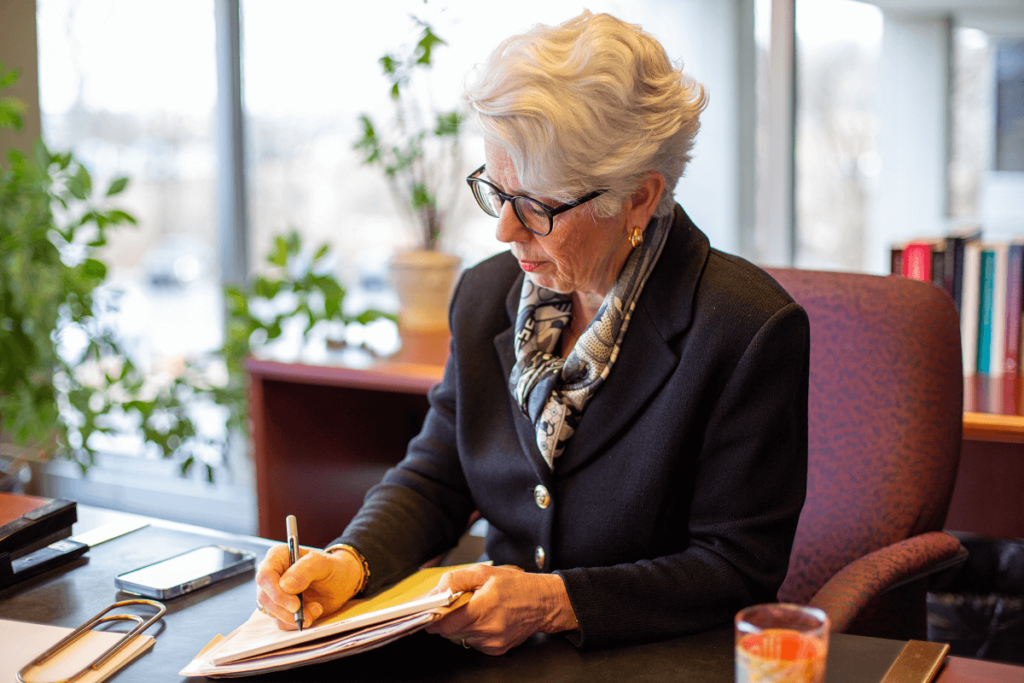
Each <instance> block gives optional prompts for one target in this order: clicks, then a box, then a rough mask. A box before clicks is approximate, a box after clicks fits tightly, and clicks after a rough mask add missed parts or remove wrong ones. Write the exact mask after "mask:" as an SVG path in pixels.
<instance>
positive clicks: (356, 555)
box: [324, 543, 370, 595]
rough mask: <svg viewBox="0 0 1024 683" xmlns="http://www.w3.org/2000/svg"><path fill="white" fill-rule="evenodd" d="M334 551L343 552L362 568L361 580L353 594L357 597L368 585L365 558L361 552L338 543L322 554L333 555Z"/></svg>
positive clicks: (368, 568)
mask: <svg viewBox="0 0 1024 683" xmlns="http://www.w3.org/2000/svg"><path fill="white" fill-rule="evenodd" d="M335 550H344V551H345V552H347V553H348V554H349V555H351V556H352V557H354V558H355V560H356V562H358V563H359V566H361V567H362V568H363V576H362V579H361V580H360V581H359V586H358V587H357V588H356V592H355V593H354V595H359V594H360V593H362V592H363V589H364V588H366V584H368V583H370V565H369V563H367V561H366V558H365V557H363V554H362V553H361V552H359V551H358V550H356V549H355V548H353V547H352V546H350V545H349V544H348V543H339V544H337V545H332V546H330V547H329V548H324V552H325V553H328V554H330V553H333V552H334V551H335Z"/></svg>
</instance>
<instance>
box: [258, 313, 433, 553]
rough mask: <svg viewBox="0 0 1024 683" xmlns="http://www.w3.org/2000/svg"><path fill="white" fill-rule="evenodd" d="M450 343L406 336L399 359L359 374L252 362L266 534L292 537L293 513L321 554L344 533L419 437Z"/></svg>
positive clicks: (261, 517)
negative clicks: (289, 521)
mask: <svg viewBox="0 0 1024 683" xmlns="http://www.w3.org/2000/svg"><path fill="white" fill-rule="evenodd" d="M448 339H449V337H448V333H447V332H443V333H440V334H430V335H420V336H417V337H406V338H404V339H403V346H402V350H401V351H400V352H399V353H398V354H397V355H396V356H394V357H392V358H390V359H388V360H382V361H378V362H374V363H372V364H370V365H369V366H368V367H365V368H361V369H356V368H352V367H343V366H340V365H339V366H329V365H303V364H300V363H281V362H276V361H271V360H260V359H256V358H250V359H249V360H248V362H247V366H248V370H249V377H250V387H249V391H250V394H249V396H250V404H251V415H252V426H253V435H252V436H253V451H254V464H255V467H256V496H257V504H258V508H259V510H258V519H259V535H260V536H262V537H263V538H272V539H276V540H281V541H283V540H285V517H286V516H287V515H295V516H296V517H297V518H298V519H299V526H300V529H301V536H300V540H301V542H302V544H303V545H308V546H314V547H320V548H322V547H324V546H325V545H326V544H327V543H329V542H330V541H332V540H333V539H334V538H336V537H337V536H338V535H339V534H340V533H341V532H342V531H343V530H344V529H345V525H346V524H348V522H349V520H351V519H352V517H353V516H354V515H355V513H356V511H357V510H358V509H359V506H360V505H361V504H362V502H363V496H364V495H365V494H366V491H367V490H368V489H369V488H370V487H371V486H373V485H374V484H376V483H377V482H379V481H380V479H381V477H382V476H383V475H384V472H385V471H386V470H387V469H388V468H389V467H391V466H392V465H394V464H395V463H397V462H398V461H399V460H401V459H402V457H403V456H404V455H405V450H406V446H407V445H408V443H409V440H410V439H412V438H413V437H414V436H415V435H416V434H417V433H419V430H420V427H421V426H422V424H423V419H424V417H425V416H426V414H427V407H428V406H427V398H426V394H427V391H428V390H429V389H430V387H432V386H434V384H436V383H437V382H439V381H441V377H442V376H443V374H444V363H445V361H446V360H447V358H448Z"/></svg>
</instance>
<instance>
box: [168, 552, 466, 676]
mask: <svg viewBox="0 0 1024 683" xmlns="http://www.w3.org/2000/svg"><path fill="white" fill-rule="evenodd" d="M451 569H453V567H433V568H430V569H422V570H420V571H418V572H416V573H415V574H413V575H412V576H410V577H409V578H407V579H405V580H404V581H401V582H400V583H398V584H396V585H395V586H393V587H392V588H389V589H388V590H386V591H383V592H381V593H379V594H377V595H375V596H373V597H372V598H368V599H365V600H351V601H349V602H348V603H346V604H345V606H344V607H343V608H342V609H341V610H340V611H338V612H337V613H336V614H333V615H331V616H330V617H327V618H324V619H321V620H319V621H318V622H316V623H315V624H314V625H313V626H311V627H310V628H307V629H304V630H302V631H283V630H281V629H280V628H278V625H277V623H278V622H277V620H276V619H274V618H273V617H269V616H267V615H265V614H263V613H262V612H260V611H258V610H257V611H255V612H253V614H252V616H251V617H249V620H248V621H246V622H245V623H244V624H242V625H241V626H240V627H239V628H237V629H236V630H235V631H233V632H232V633H231V634H230V635H228V636H227V637H226V638H224V637H222V636H217V637H216V638H214V639H213V640H212V641H211V642H210V643H209V644H208V645H207V646H206V647H205V648H204V649H203V651H202V652H200V653H199V654H198V655H197V656H196V658H195V659H193V660H192V662H191V663H189V665H188V666H186V667H185V668H184V669H182V670H181V671H180V673H181V675H182V676H210V677H212V678H218V677H223V676H242V675H246V674H253V673H265V672H269V671H279V670H282V669H290V668H293V667H296V666H305V665H306V664H313V663H317V662H325V661H328V660H331V659H337V658H339V657H347V656H349V655H353V654H356V653H359V652H365V651H367V650H372V649H374V648H377V647H380V646H381V645H386V644H387V643H390V642H392V641H395V640H397V639H399V638H402V637H403V636H406V635H409V634H410V633H413V632H415V631H418V630H419V629H421V628H423V627H424V626H426V625H427V624H429V623H430V622H432V621H435V620H437V619H440V618H441V617H442V616H443V615H444V614H447V613H448V612H450V611H452V610H454V609H458V608H459V607H461V606H462V605H463V604H465V603H466V602H468V601H469V598H470V595H469V594H468V593H466V594H462V593H457V594H453V593H452V592H451V591H445V592H444V593H438V594H436V595H429V596H428V595H427V593H429V592H430V591H431V590H432V589H433V588H434V587H435V586H437V582H438V580H440V578H441V575H442V574H444V573H445V572H447V571H450V570H451Z"/></svg>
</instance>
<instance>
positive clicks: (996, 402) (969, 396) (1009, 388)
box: [964, 375, 1024, 444]
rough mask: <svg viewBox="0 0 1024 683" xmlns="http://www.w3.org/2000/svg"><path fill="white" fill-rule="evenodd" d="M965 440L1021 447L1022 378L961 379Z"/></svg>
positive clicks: (1023, 440)
mask: <svg viewBox="0 0 1024 683" xmlns="http://www.w3.org/2000/svg"><path fill="white" fill-rule="evenodd" d="M964 439H965V440H971V441H994V442H999V443H1015V444H1024V382H1022V378H1021V377H1019V376H1010V375H1005V376H1003V377H987V376H985V375H974V376H970V377H965V378H964Z"/></svg>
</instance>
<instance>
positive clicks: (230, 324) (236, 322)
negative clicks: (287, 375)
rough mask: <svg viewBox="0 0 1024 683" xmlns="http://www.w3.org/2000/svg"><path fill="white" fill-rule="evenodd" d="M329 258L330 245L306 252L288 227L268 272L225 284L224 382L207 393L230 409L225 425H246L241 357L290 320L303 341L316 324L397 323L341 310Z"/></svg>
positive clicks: (381, 315) (340, 291)
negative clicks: (240, 282)
mask: <svg viewBox="0 0 1024 683" xmlns="http://www.w3.org/2000/svg"><path fill="white" fill-rule="evenodd" d="M330 261H331V256H330V247H329V245H327V244H326V243H325V244H321V245H320V246H319V247H318V248H317V249H316V250H315V251H313V252H312V254H310V253H308V252H307V250H306V249H305V248H304V247H303V244H302V239H301V237H300V236H299V233H298V232H297V231H295V230H291V231H290V232H288V233H287V234H286V235H283V236H278V237H276V238H275V239H274V247H273V249H272V250H271V252H270V254H269V255H268V256H267V257H266V261H265V263H266V264H267V266H268V273H267V274H265V275H257V276H256V277H254V278H253V280H252V282H251V283H250V284H249V285H247V286H246V287H237V286H229V287H226V288H225V290H224V296H225V300H226V304H227V311H228V314H227V329H226V333H225V342H224V346H223V347H222V348H221V350H220V351H219V355H220V356H221V357H222V358H223V359H224V362H225V363H226V364H227V370H228V383H227V385H226V386H222V387H214V388H213V389H212V392H211V394H212V396H213V398H214V400H216V402H217V403H218V404H220V405H224V406H227V407H228V408H229V411H230V417H229V419H228V426H229V428H230V429H234V430H243V431H244V430H247V429H248V426H247V422H248V403H247V400H246V398H247V396H246V394H247V392H246V386H245V377H246V374H245V359H246V357H247V356H248V355H249V354H250V352H251V351H252V350H253V349H256V348H259V347H261V346H264V345H267V344H270V343H272V342H274V341H275V340H277V339H279V338H281V336H282V334H283V333H284V330H285V326H286V324H287V323H288V322H289V321H291V320H295V319H297V320H298V321H299V322H300V324H301V325H302V332H301V334H302V336H303V338H304V339H305V338H307V337H308V336H309V335H310V333H311V332H312V331H313V329H314V328H315V327H316V326H318V325H330V324H335V325H342V326H347V325H350V324H353V323H355V324H359V325H366V324H368V323H371V322H374V321H376V320H381V319H386V320H392V321H396V322H397V319H396V317H395V316H394V315H392V314H390V313H385V312H383V311H379V310H376V309H369V310H366V311H363V312H361V313H358V314H352V313H346V312H345V310H344V300H345V294H346V290H345V287H344V286H342V284H341V283H340V282H339V281H338V280H337V279H336V278H335V277H334V275H332V274H331V272H330V265H329V264H330Z"/></svg>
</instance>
